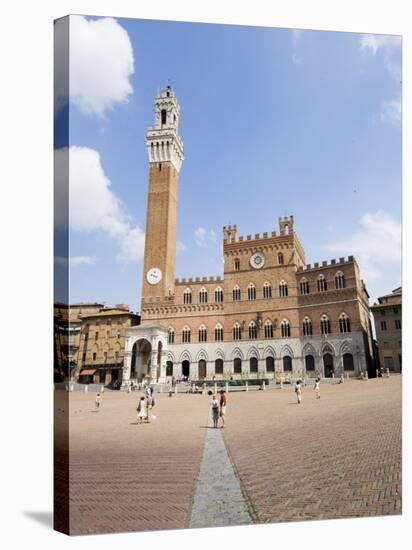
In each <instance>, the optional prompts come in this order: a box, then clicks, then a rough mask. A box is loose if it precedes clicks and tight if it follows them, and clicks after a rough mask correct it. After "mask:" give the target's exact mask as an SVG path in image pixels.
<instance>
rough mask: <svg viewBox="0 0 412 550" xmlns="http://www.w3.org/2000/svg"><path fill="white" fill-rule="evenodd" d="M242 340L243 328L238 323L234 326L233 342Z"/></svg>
mask: <svg viewBox="0 0 412 550" xmlns="http://www.w3.org/2000/svg"><path fill="white" fill-rule="evenodd" d="M241 339H242V327H241V326H240V324H239V323H238V322H236V323H235V324H234V325H233V340H241Z"/></svg>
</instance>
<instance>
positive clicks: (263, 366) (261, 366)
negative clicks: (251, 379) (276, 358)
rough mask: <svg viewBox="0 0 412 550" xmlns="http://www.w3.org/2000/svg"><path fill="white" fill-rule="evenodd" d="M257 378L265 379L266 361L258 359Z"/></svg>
mask: <svg viewBox="0 0 412 550" xmlns="http://www.w3.org/2000/svg"><path fill="white" fill-rule="evenodd" d="M258 378H260V379H262V378H267V373H266V359H258Z"/></svg>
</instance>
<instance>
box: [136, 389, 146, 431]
mask: <svg viewBox="0 0 412 550" xmlns="http://www.w3.org/2000/svg"><path fill="white" fill-rule="evenodd" d="M136 410H137V423H138V424H143V422H144V419H145V418H146V417H147V407H146V400H145V398H144V397H143V396H142V397H141V398H140V400H139V404H138V405H137V409H136Z"/></svg>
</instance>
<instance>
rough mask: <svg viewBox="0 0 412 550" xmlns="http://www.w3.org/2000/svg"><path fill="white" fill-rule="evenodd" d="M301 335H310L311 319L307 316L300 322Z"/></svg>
mask: <svg viewBox="0 0 412 550" xmlns="http://www.w3.org/2000/svg"><path fill="white" fill-rule="evenodd" d="M302 331H303V336H312V321H311V320H310V318H309V317H305V318H304V319H303V323H302Z"/></svg>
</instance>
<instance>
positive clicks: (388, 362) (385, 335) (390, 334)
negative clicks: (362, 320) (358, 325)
mask: <svg viewBox="0 0 412 550" xmlns="http://www.w3.org/2000/svg"><path fill="white" fill-rule="evenodd" d="M371 311H372V313H373V317H374V321H375V332H376V340H377V345H378V352H379V364H380V367H381V368H383V369H389V370H390V371H391V372H402V287H399V288H395V290H393V291H392V292H391V293H390V294H386V295H385V296H381V297H380V298H378V303H377V304H373V306H372V307H371Z"/></svg>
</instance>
